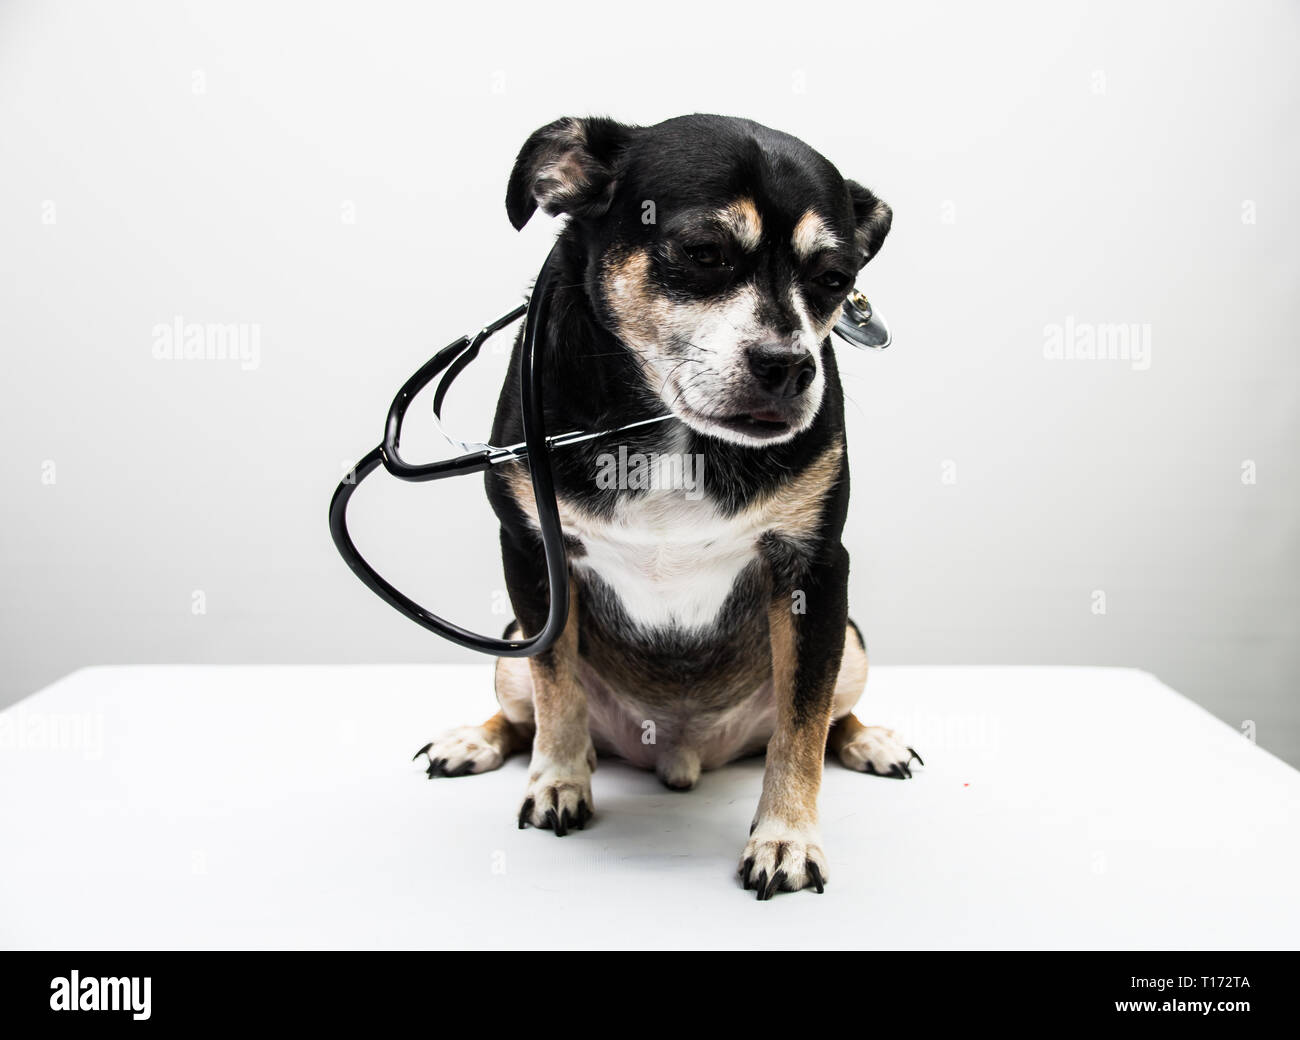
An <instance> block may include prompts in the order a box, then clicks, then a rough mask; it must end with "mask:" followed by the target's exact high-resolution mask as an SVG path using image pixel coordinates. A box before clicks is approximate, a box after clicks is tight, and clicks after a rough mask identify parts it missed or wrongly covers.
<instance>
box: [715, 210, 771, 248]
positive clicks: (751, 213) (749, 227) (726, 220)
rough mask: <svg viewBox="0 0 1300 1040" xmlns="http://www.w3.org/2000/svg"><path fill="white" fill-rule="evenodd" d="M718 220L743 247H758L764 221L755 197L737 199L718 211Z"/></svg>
mask: <svg viewBox="0 0 1300 1040" xmlns="http://www.w3.org/2000/svg"><path fill="white" fill-rule="evenodd" d="M718 220H719V221H720V222H721V223H722V225H723V226H724V227H725V228H726V229H727V230H728V231H730V232H731V233H732V234H733V235H735V236H736V241H737V242H739V243H740V246H741V248H742V249H746V250H754V249H757V248H758V243H759V240H760V239H762V237H763V221H762V219H761V218H760V217H759V215H758V207H757V206H755V205H754V200H753V199H737V200H736V201H735V202H733V203H731V204H730V205H727V206H724V207H723V208H722V209H720V210H719V211H718Z"/></svg>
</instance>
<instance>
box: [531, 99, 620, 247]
mask: <svg viewBox="0 0 1300 1040" xmlns="http://www.w3.org/2000/svg"><path fill="white" fill-rule="evenodd" d="M635 132H636V128H635V127H632V126H626V125H625V124H623V123H617V122H615V121H614V120H612V119H606V118H604V117H601V116H592V117H589V118H587V119H574V118H572V117H570V118H565V119H557V120H556V121H555V122H554V123H548V124H547V125H546V126H544V127H542V128H541V129H540V130H537V131H535V132H534V133H533V135H532V136H531V137H529V138H528V140H527V141H525V142H524V146H523V148H521V149H520V150H519V158H517V159H516V160H515V168H514V170H512V171H511V173H510V185H509V187H508V188H507V189H506V213H507V214H508V215H509V217H510V223H511V224H513V225H514V226H515V230H516V231H518V230H519V229H520V228H522V227H523V226H524V225H525V224H527V223H528V218H529V217H531V216H532V215H533V213H534V212H535V211H536V209H537V207H538V206H541V207H542V209H543V210H545V211H546V212H547V213H550V214H552V215H555V214H559V213H571V214H574V215H575V216H587V217H596V216H600V215H601V214H602V213H604V212H605V211H606V210H607V209H609V204H610V202H611V200H612V199H613V198H614V189H615V187H617V184H618V158H619V155H620V154H621V153H622V151H623V149H624V148H626V147H627V144H628V141H630V140H631V138H632V135H633V134H634V133H635Z"/></svg>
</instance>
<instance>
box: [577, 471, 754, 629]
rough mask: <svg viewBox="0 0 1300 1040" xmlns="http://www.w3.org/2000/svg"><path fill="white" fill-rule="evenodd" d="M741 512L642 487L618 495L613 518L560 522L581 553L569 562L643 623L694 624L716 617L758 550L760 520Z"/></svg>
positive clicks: (699, 625) (701, 624)
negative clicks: (591, 576) (734, 513)
mask: <svg viewBox="0 0 1300 1040" xmlns="http://www.w3.org/2000/svg"><path fill="white" fill-rule="evenodd" d="M755 519H756V518H753V517H749V516H747V515H746V514H744V513H741V514H740V515H739V516H735V517H724V516H722V515H721V514H720V513H719V512H718V510H717V508H716V507H715V506H714V504H713V503H712V502H711V501H710V500H709V499H708V498H707V497H702V498H697V499H694V500H692V499H690V498H686V497H684V496H683V494H682V492H681V491H667V490H665V491H649V492H646V493H644V494H641V495H637V496H626V497H623V498H621V499H620V501H619V504H618V507H617V509H616V510H615V514H614V516H613V518H611V519H610V520H608V521H599V522H597V521H593V520H591V519H589V518H584V519H582V520H579V521H578V522H577V523H576V524H572V525H571V523H570V518H566V523H565V529H566V530H567V531H571V533H572V534H574V535H576V536H577V537H578V538H579V539H581V541H582V544H583V547H584V548H585V550H586V552H585V553H584V555H582V556H580V557H578V558H576V559H575V560H574V561H573V564H574V567H575V568H578V569H579V570H585V571H588V572H590V573H593V574H595V575H597V576H599V578H600V579H601V581H602V582H603V583H604V584H605V585H607V586H608V587H609V588H610V589H611V590H612V591H613V592H614V593H615V594H616V595H617V596H618V598H619V600H620V601H621V603H622V605H623V609H624V610H625V611H626V612H627V614H628V617H629V618H630V619H631V620H632V621H633V622H634V623H636V624H637V625H639V626H641V627H642V628H646V629H657V628H679V629H699V628H703V627H706V626H708V625H709V624H710V623H712V622H713V620H714V619H715V618H716V617H717V616H718V613H719V612H720V611H721V610H722V607H723V605H724V604H725V603H726V601H727V597H728V596H729V595H730V593H731V590H732V587H733V586H734V585H735V583H736V579H737V578H738V577H739V576H740V574H741V572H742V571H743V570H744V569H745V568H746V567H747V566H748V565H749V564H750V563H751V562H752V561H753V560H754V559H755V557H756V556H757V553H758V545H757V543H758V538H759V535H760V534H761V533H762V525H761V524H756V523H755V522H754V520H755Z"/></svg>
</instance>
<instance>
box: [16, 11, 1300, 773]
mask: <svg viewBox="0 0 1300 1040" xmlns="http://www.w3.org/2000/svg"><path fill="white" fill-rule="evenodd" d="M803 19H806V20H803ZM1297 29H1300V11H1298V9H1297V7H1296V6H1295V5H1294V4H1267V3H1252V4H1227V3H1223V4H1218V3H1214V4H1210V3H1176V4H1175V3H1170V4H1140V5H1139V4H1130V3H1116V4H1086V5H1085V4H1065V5H1061V4H1053V5H1050V6H1049V5H1037V4H1028V3H1026V4H980V5H952V6H948V5H942V6H932V5H925V4H913V3H909V4H906V5H903V4H890V5H880V6H867V5H863V4H860V3H852V4H840V5H837V4H827V3H823V4H819V5H816V6H815V7H799V6H797V5H796V6H793V7H792V6H791V5H789V4H772V5H763V4H758V3H751V4H746V5H743V6H742V7H736V6H734V5H726V6H725V7H724V6H722V5H719V6H718V7H717V8H716V9H715V8H714V7H711V6H708V5H703V4H699V3H690V4H685V5H681V6H677V5H674V4H662V3H656V4H654V5H649V6H641V5H630V6H629V5H623V6H619V5H610V4H594V5H590V6H584V5H565V7H564V8H563V11H562V13H561V12H549V11H548V13H545V14H542V13H540V11H539V9H538V8H536V7H535V6H533V5H529V6H523V5H520V6H519V7H517V8H516V9H514V10H511V11H508V10H507V8H506V5H503V4H498V3H493V4H479V5H468V6H464V5H462V6H458V7H451V8H449V7H440V6H438V5H430V4H420V5H416V4H410V5H394V4H374V3H364V4H362V3H357V4H354V5H321V4H305V3H304V4H264V3H256V4H255V3H229V2H225V3H215V2H213V3H189V4H175V3H161V2H157V3H134V4H132V3H116V4H111V5H110V4H95V3H57V2H56V3H14V2H9V3H5V4H4V5H3V6H0V142H3V144H2V145H0V147H2V148H3V160H2V161H0V273H2V277H0V344H2V346H3V358H4V365H5V373H4V379H3V382H2V384H0V385H2V386H3V407H2V408H0V436H2V439H3V444H4V451H3V452H2V453H0V480H3V486H4V495H3V499H2V500H0V501H2V505H0V509H2V510H3V527H2V531H3V542H2V544H0V651H2V652H3V665H4V667H3V670H2V671H0V704H5V703H9V702H12V701H13V700H15V699H17V698H19V697H21V696H23V695H25V694H27V693H29V692H31V691H33V690H35V689H37V688H38V687H40V686H41V685H43V684H45V683H48V682H49V681H51V680H53V679H54V678H56V677H58V676H59V675H61V674H63V673H66V672H68V671H70V670H71V669H74V668H77V667H79V666H82V665H87V664H106V663H125V662H133V663H141V662H183V661H194V662H216V663H227V662H304V661H310V662H355V661H430V660H458V659H468V658H469V656H470V655H467V654H465V653H462V652H460V651H458V650H456V649H455V648H453V647H451V646H450V645H447V644H444V643H442V642H440V641H438V640H436V639H434V638H432V637H431V636H429V635H427V634H426V633H424V632H422V631H420V630H419V629H417V628H416V627H415V626H413V625H411V624H410V623H408V622H406V621H404V620H402V619H401V618H399V617H398V616H397V615H396V614H394V613H392V612H391V611H389V610H388V609H387V608H386V607H384V606H383V605H382V604H381V603H379V602H378V601H377V600H376V599H374V597H372V596H371V595H370V593H368V592H367V591H365V589H363V588H362V587H361V586H360V585H359V584H358V583H357V582H356V580H355V579H354V578H353V577H352V576H351V575H350V574H349V573H348V571H347V570H346V568H345V567H344V565H343V564H342V563H341V562H340V561H339V560H338V558H337V557H336V556H335V554H334V550H333V548H332V546H331V544H330V541H329V538H328V533H327V530H326V523H325V509H326V503H327V501H328V498H329V495H330V492H331V491H332V489H333V486H334V484H335V482H336V480H337V479H338V477H339V476H340V474H341V472H342V471H343V469H344V468H345V466H346V465H348V464H350V463H351V462H352V461H353V460H354V459H355V458H356V457H358V456H359V455H360V454H361V453H362V452H364V451H365V450H366V449H368V448H369V447H370V446H371V445H373V444H374V443H375V442H376V440H377V439H378V437H379V434H380V430H381V420H382V416H383V412H384V409H385V408H386V406H387V403H388V401H389V398H390V396H391V394H392V393H393V391H394V390H395V389H396V387H397V386H398V385H399V384H400V382H401V381H402V380H403V379H404V378H405V377H406V376H407V375H408V374H409V373H410V372H411V371H413V370H414V368H415V367H417V365H418V364H419V363H420V362H421V361H422V360H423V359H424V358H425V357H426V356H427V355H428V354H429V353H430V352H431V351H432V350H433V349H434V348H436V347H438V346H441V345H442V344H443V343H444V342H446V341H448V340H450V339H452V338H453V337H454V336H455V335H457V334H459V333H460V332H463V331H466V330H469V329H471V328H474V327H476V326H477V325H479V324H481V323H482V322H483V321H485V320H486V319H488V318H489V317H492V316H495V315H496V314H498V313H500V312H501V311H504V310H505V309H506V308H507V307H509V306H510V305H511V304H512V302H513V301H515V300H516V299H517V298H518V296H519V293H520V291H521V290H522V289H523V288H524V286H525V285H526V283H527V280H528V278H529V277H530V276H531V275H532V274H533V273H534V272H535V270H536V268H537V266H538V265H539V263H540V261H541V259H542V257H543V256H544V254H545V250H546V244H547V242H548V241H549V238H550V236H551V235H552V234H553V233H554V225H553V224H552V223H551V222H550V221H548V220H546V219H545V218H542V219H538V220H536V221H535V224H534V226H530V227H529V228H528V229H526V230H525V232H524V233H523V234H516V233H515V232H514V231H513V230H511V228H510V227H509V225H508V223H507V221H506V219H505V213H504V210H503V206H502V198H503V193H504V185H505V179H506V175H507V173H508V170H509V167H510V163H511V160H512V159H513V157H514V154H515V152H516V151H517V149H518V147H519V145H520V144H521V143H522V141H523V139H524V138H525V136H526V135H527V134H528V133H529V132H530V131H531V130H533V129H534V128H535V127H537V126H539V125H541V124H542V123H545V122H548V121H550V120H551V119H553V118H555V117H557V116H559V115H564V114H584V113H589V112H599V113H606V114H611V115H614V116H617V117H619V118H623V119H626V120H628V121H634V122H654V121H657V120H659V119H662V118H665V117H668V116H671V115H675V114H679V113H681V112H686V111H696V110H698V111H718V112H724V113H732V114H741V115H747V116H750V117H752V118H755V119H758V120H759V121H761V122H765V123H768V124H770V125H772V126H776V127H779V128H781V129H784V130H788V131H790V132H792V133H794V134H796V135H798V136H800V137H803V138H804V139H806V140H807V141H809V142H810V143H811V144H813V145H814V146H815V147H817V148H819V149H820V150H822V151H823V152H824V153H825V154H826V155H827V156H829V157H830V158H831V159H832V160H833V161H834V162H835V163H837V165H838V166H839V167H840V169H841V170H842V171H843V172H844V173H845V174H846V175H848V176H852V177H855V178H857V179H859V180H862V181H863V182H865V183H867V184H868V185H870V186H872V187H873V188H874V189H876V190H877V191H878V192H879V193H880V194H881V195H882V196H883V197H884V198H886V199H887V200H888V201H889V202H890V203H892V205H893V207H894V210H895V214H896V220H895V225H894V231H893V235H892V237H891V238H890V240H889V241H888V243H887V244H886V246H885V248H884V250H883V252H882V253H881V255H880V256H879V258H878V259H877V260H876V261H875V262H874V263H873V265H872V267H871V268H869V269H868V272H867V274H866V276H865V277H864V279H863V280H862V284H864V285H865V286H866V287H867V288H868V289H869V291H870V293H871V296H872V297H873V299H874V300H875V301H876V302H877V304H878V305H879V306H880V307H881V309H882V310H883V311H884V312H885V313H886V314H887V315H888V317H889V319H890V321H891V323H892V324H893V326H894V328H895V332H896V337H897V339H896V345H895V347H894V348H893V349H891V350H890V351H888V352H887V353H885V354H883V355H871V356H867V355H862V354H856V353H853V352H850V351H848V350H847V349H846V350H844V351H842V352H841V359H842V360H841V365H842V367H843V370H844V374H845V385H846V389H847V392H848V395H849V397H850V401H851V403H850V405H849V443H850V450H851V455H852V462H853V481H854V497H853V507H852V516H851V520H850V526H849V530H848V533H847V541H848V545H849V549H850V551H851V553H852V555H853V560H854V571H853V597H852V598H853V606H852V609H853V613H854V615H855V616H856V617H857V618H858V620H859V621H860V622H861V623H862V624H863V627H864V628H865V629H866V631H867V634H868V638H869V641H870V644H871V647H872V654H873V660H874V661H875V662H877V663H954V664H956V663H961V664H984V663H989V664H991V663H1008V664H1019V663H1024V664H1042V663H1061V664H1114V665H1132V666H1137V667H1140V668H1145V669H1149V670H1151V671H1153V672H1154V673H1155V674H1157V675H1158V676H1159V677H1160V678H1162V679H1164V680H1165V681H1166V682H1168V683H1170V684H1171V685H1173V686H1174V687H1176V688H1178V689H1179V690H1182V691H1183V692H1185V693H1186V694H1188V695H1189V696H1191V697H1192V698H1194V699H1195V700H1197V701H1198V702H1200V703H1201V704H1203V705H1205V706H1206V707H1207V708H1208V709H1209V710H1211V711H1213V712H1214V713H1216V714H1217V715H1219V716H1220V717H1222V718H1224V719H1226V720H1227V721H1229V722H1230V723H1232V724H1233V725H1234V726H1240V725H1242V724H1243V723H1245V722H1246V721H1247V720H1249V721H1251V722H1253V723H1254V724H1255V725H1256V726H1257V733H1258V739H1259V742H1260V743H1261V744H1262V745H1263V746H1264V747H1266V748H1269V749H1271V750H1274V751H1276V752H1277V753H1279V754H1280V755H1282V756H1284V757H1286V758H1288V759H1289V760H1290V761H1292V762H1300V711H1298V710H1297V699H1296V677H1297V674H1298V668H1297V666H1298V665H1300V660H1298V658H1300V642H1298V641H1297V640H1296V638H1295V633H1296V629H1297V620H1298V617H1297V615H1298V614H1300V599H1298V597H1297V592H1296V581H1295V579H1296V576H1297V562H1298V560H1297V556H1298V553H1300V539H1298V538H1297V515H1298V510H1297V505H1298V502H1297V493H1296V486H1297V485H1296V477H1297V472H1296V455H1295V446H1296V444H1297V433H1298V432H1300V431H1297V414H1298V410H1297V400H1296V397H1297V390H1298V388H1300V380H1298V379H1297V375H1300V372H1298V369H1300V360H1298V359H1297V351H1296V346H1297V344H1296V338H1295V333H1294V329H1295V328H1296V326H1297V320H1298V319H1300V303H1298V302H1297V297H1296V293H1295V289H1296V285H1297V268H1298V267H1300V264H1298V262H1297V258H1296V257H1297V252H1296V243H1297V241H1300V213H1298V212H1297V199H1296V190H1295V185H1296V184H1297V183H1300V162H1298V158H1300V145H1298V144H1297V135H1296V126H1297V114H1298V113H1297V100H1298V98H1300V90H1298V84H1297V76H1298V75H1300V73H1298V71H1297V69H1298V65H1297V62H1296V60H1295V57H1296V50H1295V47H1296V39H1297ZM177 315H180V316H182V318H183V320H184V321H187V322H199V323H209V322H211V323H241V324H245V325H247V326H249V327H250V328H252V327H254V326H255V327H256V330H257V334H258V335H259V337H260V339H259V345H260V354H259V358H258V362H259V363H258V364H257V366H256V367H254V368H250V369H248V370H245V369H244V368H243V367H242V366H241V365H240V364H239V363H238V362H231V361H222V360H189V361H180V362H176V361H165V360H158V359H156V358H155V357H154V349H153V348H154V339H155V326H156V325H158V324H160V323H161V324H167V323H171V322H172V321H173V320H174V318H175V316H177ZM1067 319H1069V320H1071V321H1073V322H1074V323H1076V324H1088V325H1093V326H1096V325H1108V324H1119V323H1123V324H1128V323H1134V324H1136V325H1138V326H1139V327H1141V328H1145V330H1146V332H1147V334H1149V336H1150V346H1151V355H1150V365H1149V368H1145V369H1141V368H1137V369H1135V367H1134V366H1133V365H1132V364H1129V363H1126V362H1124V361H1122V360H1121V361H1117V360H1093V361H1084V360H1076V361H1057V360H1049V359H1047V358H1045V356H1044V346H1045V342H1046V341H1047V339H1048V332H1047V331H1046V330H1047V329H1048V327H1049V326H1053V325H1058V326H1063V325H1065V323H1066V322H1067ZM504 363H505V357H504V355H503V354H500V353H496V354H492V355H489V356H488V359H487V360H486V361H485V362H484V363H483V368H484V370H483V371H480V372H474V373H471V375H470V376H467V382H466V389H465V391H464V393H463V396H462V397H460V398H459V399H458V400H457V402H456V404H455V407H454V408H453V409H452V411H453V418H454V419H455V420H456V421H457V422H458V424H459V425H461V426H462V427H464V428H465V430H466V433H467V434H473V435H481V436H485V435H486V431H487V427H488V422H489V418H490V411H491V407H492V402H493V400H494V397H495V387H496V385H498V384H499V382H500V379H501V374H502V369H503V366H504ZM417 414H418V413H417ZM411 444H412V447H413V450H423V451H426V452H433V451H435V450H436V442H435V441H434V440H433V439H432V438H431V437H420V436H416V435H415V434H412V435H411ZM1249 463H1253V465H1254V472H1255V475H1256V479H1255V482H1254V483H1246V482H1243V466H1244V465H1247V464H1249ZM51 478H53V479H52V482H51ZM356 514H357V524H356V526H357V530H358V535H357V537H358V541H359V542H360V543H361V544H362V546H363V547H364V548H365V549H366V550H367V551H368V552H369V553H370V554H371V555H372V556H373V558H374V560H375V561H376V563H377V564H378V565H379V566H380V567H381V569H382V570H383V571H384V572H385V573H388V574H390V575H392V576H393V577H394V578H397V579H398V580H399V581H400V583H401V584H402V585H403V587H405V588H409V589H410V590H411V591H412V592H413V593H414V594H416V595H417V598H418V597H424V598H427V600H428V601H429V602H430V604H431V605H433V606H434V607H436V608H440V609H441V610H444V611H447V612H450V613H452V614H453V615H454V616H456V617H457V618H460V619H464V621H465V622H466V623H468V624H470V625H472V626H484V627H485V628H488V629H498V628H500V627H501V625H502V624H503V622H504V616H503V615H502V613H501V609H502V606H501V604H502V601H503V593H502V579H501V575H500V568H499V563H498V559H497V552H496V545H495V529H494V525H493V522H492V520H491V516H490V513H489V511H488V508H487V505H486V502H485V501H484V500H483V497H482V494H481V490H480V487H479V486H478V484H477V483H476V482H475V481H463V482H458V483H455V484H446V485H439V486H425V487H406V486H393V485H392V484H391V483H390V484H385V485H383V486H382V487H381V486H378V485H377V486H375V487H373V488H371V487H370V486H367V488H366V489H365V490H364V493H363V494H361V495H359V496H358V500H357V505H356ZM1098 591H1100V592H1103V593H1104V594H1105V613H1104V614H1102V613H1097V612H1095V604H1096V603H1097V602H1098V600H1097V598H1096V596H1095V593H1097V592H1098ZM196 594H199V595H196ZM200 608H202V609H200ZM1042 695H1043V696H1044V697H1050V696H1053V695H1054V691H1053V690H1051V689H1044V690H1043V691H1042ZM869 696H870V694H869V693H868V697H869ZM488 702H489V694H488V693H487V691H486V690H485V691H484V705H485V708H486V706H487V704H488ZM1078 710H1079V711H1080V712H1086V711H1088V710H1089V708H1088V705H1086V704H1079V705H1078ZM868 714H869V712H868ZM1114 724H1115V725H1116V726H1117V727H1118V726H1123V725H1124V724H1125V720H1124V719H1122V718H1117V719H1115V720H1114ZM1044 739H1049V735H1047V734H1044ZM1098 764H1099V766H1103V767H1106V768H1119V767H1122V763H1115V762H1110V761H1108V760H1107V756H1106V749H1105V748H1104V747H1103V748H1098ZM1206 766H1207V768H1213V763H1207V764H1206Z"/></svg>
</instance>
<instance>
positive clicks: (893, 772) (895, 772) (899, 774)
mask: <svg viewBox="0 0 1300 1040" xmlns="http://www.w3.org/2000/svg"><path fill="white" fill-rule="evenodd" d="M889 775H890V776H892V777H893V778H894V779H895V780H902V779H903V770H902V769H901V768H900V767H899V765H898V763H897V762H895V763H894V764H893V765H892V766H890V767H889Z"/></svg>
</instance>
